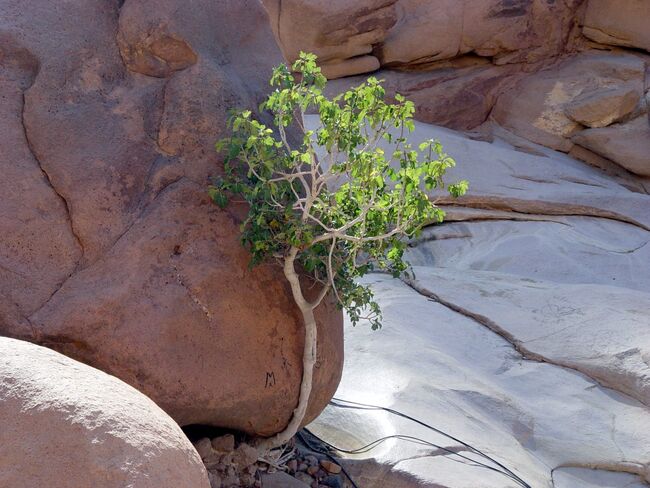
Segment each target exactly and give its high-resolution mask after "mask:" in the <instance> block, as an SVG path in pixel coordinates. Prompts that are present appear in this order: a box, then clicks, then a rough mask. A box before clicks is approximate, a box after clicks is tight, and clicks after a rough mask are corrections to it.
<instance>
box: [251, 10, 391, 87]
mask: <svg viewBox="0 0 650 488" xmlns="http://www.w3.org/2000/svg"><path fill="white" fill-rule="evenodd" d="M396 2H397V0H367V1H364V2H350V1H348V0H334V1H332V0H284V1H281V0H263V3H264V6H265V7H266V9H267V11H268V12H269V17H270V21H271V26H272V28H273V30H274V32H275V36H276V39H277V41H278V44H279V46H280V48H281V49H282V52H283V53H284V56H285V58H286V59H287V60H289V61H290V62H293V61H294V60H295V59H297V58H298V55H299V53H300V51H306V52H312V53H314V54H316V55H317V56H318V57H319V61H320V64H321V67H322V69H323V74H325V76H327V77H328V78H339V77H341V76H349V75H355V74H359V73H367V72H369V71H374V70H376V69H377V68H379V60H378V59H377V58H376V57H375V56H374V54H373V45H374V44H377V43H379V42H381V41H382V40H383V39H384V38H385V37H386V35H387V32H388V30H389V29H390V28H391V27H392V26H393V24H394V23H395V21H396V19H397V16H396V11H395V3H396Z"/></svg>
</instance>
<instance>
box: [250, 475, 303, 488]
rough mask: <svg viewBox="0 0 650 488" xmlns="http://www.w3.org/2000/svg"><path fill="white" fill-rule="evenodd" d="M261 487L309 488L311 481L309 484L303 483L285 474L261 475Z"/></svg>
mask: <svg viewBox="0 0 650 488" xmlns="http://www.w3.org/2000/svg"><path fill="white" fill-rule="evenodd" d="M262 486H264V488H308V487H309V486H311V479H310V480H309V483H305V482H303V481H300V480H299V479H297V478H294V477H293V476H289V475H288V474H286V473H273V474H263V475H262Z"/></svg>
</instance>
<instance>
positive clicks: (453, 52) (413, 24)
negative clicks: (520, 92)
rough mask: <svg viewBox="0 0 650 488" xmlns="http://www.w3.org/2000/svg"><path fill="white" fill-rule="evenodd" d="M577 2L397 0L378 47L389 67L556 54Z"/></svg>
mask: <svg viewBox="0 0 650 488" xmlns="http://www.w3.org/2000/svg"><path fill="white" fill-rule="evenodd" d="M579 4H580V2H579V1H576V0H571V1H568V2H548V1H546V0H515V1H507V2H504V1H501V0H481V1H475V2H471V3H467V2H458V1H456V0H434V1H431V0H401V1H400V3H399V6H400V9H399V12H400V14H401V15H400V19H399V21H398V23H397V24H396V26H395V28H394V29H393V30H392V31H391V33H390V35H389V36H388V38H387V39H386V40H385V41H384V43H383V45H382V46H381V49H380V52H381V54H380V56H379V57H380V61H381V63H382V65H388V66H395V65H399V66H405V65H406V66H418V65H423V64H427V63H431V62H432V61H438V60H443V59H450V58H454V57H457V56H459V55H463V54H467V53H472V52H473V53H476V54H478V55H479V56H485V57H491V58H495V61H496V62H497V63H498V64H503V63H506V62H513V61H517V62H521V61H527V62H531V61H535V60H538V59H541V58H544V57H549V56H553V55H557V54H559V53H560V52H562V51H563V50H564V49H565V47H566V41H567V37H568V35H569V32H570V30H571V27H572V24H573V19H574V16H575V14H576V11H577V7H578V6H579Z"/></svg>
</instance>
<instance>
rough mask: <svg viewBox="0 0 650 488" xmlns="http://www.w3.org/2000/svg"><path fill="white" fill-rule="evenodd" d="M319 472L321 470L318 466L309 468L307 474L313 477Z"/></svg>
mask: <svg viewBox="0 0 650 488" xmlns="http://www.w3.org/2000/svg"><path fill="white" fill-rule="evenodd" d="M319 470H320V468H319V467H318V466H309V467H308V468H307V473H308V474H310V475H311V476H315V475H316V473H318V471H319Z"/></svg>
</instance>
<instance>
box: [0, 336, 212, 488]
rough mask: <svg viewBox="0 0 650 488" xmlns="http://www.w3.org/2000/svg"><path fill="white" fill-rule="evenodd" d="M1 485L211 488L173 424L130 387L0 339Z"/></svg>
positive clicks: (49, 354)
mask: <svg viewBox="0 0 650 488" xmlns="http://www.w3.org/2000/svg"><path fill="white" fill-rule="evenodd" d="M0 424H1V425H2V430H0V486H3V487H5V486H6V487H12V488H21V487H31V486H56V487H58V488H91V487H92V488H123V487H132V488H136V487H137V488H154V487H155V488H167V487H168V488H209V487H210V483H209V482H208V476H207V473H206V471H205V468H204V466H203V464H202V463H201V458H199V456H198V454H197V452H196V451H195V450H194V448H193V447H192V444H191V443H190V441H189V440H188V439H187V437H185V435H184V434H183V432H182V431H181V429H180V428H179V427H178V425H176V423H174V421H173V420H172V419H171V418H170V417H169V416H168V415H167V414H165V412H163V411H162V410H161V409H160V408H159V407H158V406H157V405H156V404H155V403H154V402H152V401H151V400H150V399H148V398H147V397H145V396H144V395H143V394H141V393H139V392H138V391H136V390H135V389H134V388H132V387H130V386H129V385H127V384H126V383H124V382H122V381H120V380H118V379H117V378H114V377H112V376H109V375H107V374H105V373H103V372H101V371H98V370H96V369H94V368H91V367H89V366H86V365H84V364H81V363H79V362H77V361H74V360H72V359H69V358H67V357H65V356H63V355H61V354H59V353H57V352H55V351H52V350H50V349H46V348H44V347H40V346H36V345H34V344H30V343H27V342H23V341H19V340H15V339H8V338H0Z"/></svg>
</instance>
